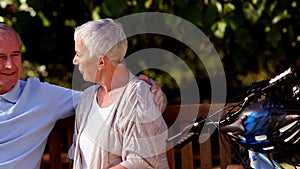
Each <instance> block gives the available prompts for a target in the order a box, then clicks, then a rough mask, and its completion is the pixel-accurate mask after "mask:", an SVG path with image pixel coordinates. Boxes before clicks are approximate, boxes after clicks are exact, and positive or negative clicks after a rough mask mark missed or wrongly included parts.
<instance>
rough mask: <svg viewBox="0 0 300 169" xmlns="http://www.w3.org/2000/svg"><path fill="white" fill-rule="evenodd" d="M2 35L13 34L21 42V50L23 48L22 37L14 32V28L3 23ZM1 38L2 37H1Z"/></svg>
mask: <svg viewBox="0 0 300 169" xmlns="http://www.w3.org/2000/svg"><path fill="white" fill-rule="evenodd" d="M0 33H13V34H14V35H15V36H16V37H17V39H18V41H19V44H20V48H21V47H22V40H21V37H20V35H19V34H18V33H17V32H16V31H15V30H14V28H12V27H10V26H9V25H7V24H5V23H3V22H0ZM0 38H1V37H0Z"/></svg>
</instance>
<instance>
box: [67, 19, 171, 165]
mask: <svg viewBox="0 0 300 169" xmlns="http://www.w3.org/2000/svg"><path fill="white" fill-rule="evenodd" d="M74 40H75V51H76V55H75V57H74V59H73V63H74V65H78V67H79V70H80V72H81V74H82V75H83V78H84V80H85V81H89V82H93V83H95V85H93V86H91V87H89V88H88V89H86V90H85V91H84V92H83V95H82V98H81V100H80V103H79V105H78V107H77V109H76V121H75V132H74V142H73V145H72V147H71V148H70V151H69V156H70V158H71V159H73V161H74V163H73V164H74V166H73V167H74V169H83V168H88V169H107V168H114V169H126V168H127V169H134V168H136V169H143V168H169V167H168V164H167V159H166V144H165V141H164V140H165V139H166V138H167V136H168V134H167V126H166V124H165V121H164V119H163V117H162V113H161V111H160V109H159V108H158V107H157V106H156V105H155V103H154V102H153V97H154V96H153V94H152V93H151V92H150V86H149V85H148V84H147V83H145V82H144V81H142V80H139V79H138V78H137V77H136V76H134V75H133V74H132V73H131V72H130V71H129V70H128V68H127V67H126V65H125V63H124V57H125V54H126V51H127V40H126V36H125V33H124V31H123V28H122V26H121V25H120V24H119V23H116V22H115V21H114V20H112V19H101V20H95V21H89V22H87V23H85V24H83V25H81V26H79V27H77V28H76V29H75V33H74Z"/></svg>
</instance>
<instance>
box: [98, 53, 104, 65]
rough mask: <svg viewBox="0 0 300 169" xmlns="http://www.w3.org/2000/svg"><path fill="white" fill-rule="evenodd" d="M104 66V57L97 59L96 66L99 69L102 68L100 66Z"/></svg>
mask: <svg viewBox="0 0 300 169" xmlns="http://www.w3.org/2000/svg"><path fill="white" fill-rule="evenodd" d="M105 65H106V60H105V56H103V55H100V56H99V57H98V66H99V67H102V66H105Z"/></svg>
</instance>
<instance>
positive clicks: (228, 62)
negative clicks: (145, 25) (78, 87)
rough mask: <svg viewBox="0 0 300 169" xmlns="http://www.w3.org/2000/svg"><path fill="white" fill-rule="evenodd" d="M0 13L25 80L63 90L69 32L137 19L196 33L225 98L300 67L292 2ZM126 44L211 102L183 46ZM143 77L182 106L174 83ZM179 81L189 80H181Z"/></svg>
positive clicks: (51, 5)
mask: <svg viewBox="0 0 300 169" xmlns="http://www.w3.org/2000/svg"><path fill="white" fill-rule="evenodd" d="M0 7H1V8H0V21H3V22H6V23H8V24H10V25H12V26H13V27H14V28H15V29H16V30H17V31H18V32H19V33H20V35H21V38H22V39H23V42H24V48H23V53H24V54H23V60H24V67H25V71H24V76H23V78H26V77H28V76H35V77H39V78H41V79H42V80H44V81H49V82H51V83H56V84H59V85H63V86H66V87H71V81H72V72H73V68H74V67H73V65H72V58H73V55H74V51H73V50H74V42H73V31H74V27H76V26H77V25H80V24H82V23H84V22H86V21H89V20H94V19H99V18H106V17H110V18H114V19H116V18H119V17H122V16H126V15H128V14H132V13H139V12H162V13H168V14H173V15H176V16H178V17H181V18H183V19H186V20H188V21H189V22H191V23H192V24H194V25H196V26H197V27H198V28H199V29H200V30H202V31H203V32H204V33H205V35H206V36H207V37H208V38H209V39H210V41H211V42H212V44H213V45H214V47H215V48H216V49H217V51H218V53H219V56H220V58H221V60H222V63H223V65H224V70H225V73H226V77H227V85H228V96H229V97H231V96H233V95H235V94H236V93H237V92H238V91H239V90H240V89H242V88H244V87H246V86H247V85H248V84H249V83H250V82H252V81H259V80H263V79H267V78H271V77H272V76H274V75H275V74H277V73H280V72H281V71H283V70H284V69H286V68H287V67H289V66H298V65H299V64H300V60H299V56H298V54H299V51H300V50H299V49H300V48H299V41H300V35H299V34H300V33H299V31H300V29H299V27H300V25H299V24H300V18H299V17H300V15H299V2H298V1H296V0H295V1H275V0H270V1H267V0H252V1H240V0H237V1H233V0H27V1H26V0H2V1H1V2H0ZM129 44H130V48H129V53H134V52H135V51H138V50H141V49H146V48H151V47H155V48H160V49H165V50H168V51H171V52H172V53H174V54H176V55H177V56H179V57H180V58H182V59H183V60H184V61H185V62H186V63H187V65H189V66H190V68H191V69H192V70H193V73H194V76H195V77H196V79H197V81H198V83H199V86H200V93H201V102H207V101H208V100H209V97H210V93H209V90H207V89H209V88H210V87H209V85H210V84H209V81H208V77H207V74H206V72H205V68H204V67H203V65H202V64H201V61H199V60H197V59H196V57H195V54H194V53H193V51H191V50H190V49H189V48H188V47H187V46H185V45H183V44H182V43H180V42H176V41H175V42H174V39H170V38H168V37H164V36H161V35H139V36H134V37H131V38H130V39H129ZM174 71H176V70H174ZM143 73H145V74H147V75H148V76H150V77H152V78H154V79H156V80H158V81H159V82H160V84H161V85H162V87H163V89H164V91H165V92H166V94H167V96H170V97H169V99H168V101H169V103H170V104H177V103H179V102H180V97H178V95H177V94H178V84H176V82H175V81H174V79H173V78H172V77H170V76H168V74H166V73H163V72H158V71H157V70H148V71H145V72H143ZM177 74H178V76H180V77H181V79H182V81H185V80H187V77H185V74H184V72H180V71H178V72H177ZM174 93H175V94H174Z"/></svg>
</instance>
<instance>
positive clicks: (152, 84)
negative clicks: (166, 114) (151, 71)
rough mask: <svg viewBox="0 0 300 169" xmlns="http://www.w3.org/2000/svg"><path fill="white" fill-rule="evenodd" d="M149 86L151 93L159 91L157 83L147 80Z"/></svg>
mask: <svg viewBox="0 0 300 169" xmlns="http://www.w3.org/2000/svg"><path fill="white" fill-rule="evenodd" d="M149 84H150V85H151V93H155V92H156V91H157V90H161V87H160V84H159V83H158V82H157V81H154V80H152V79H149Z"/></svg>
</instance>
